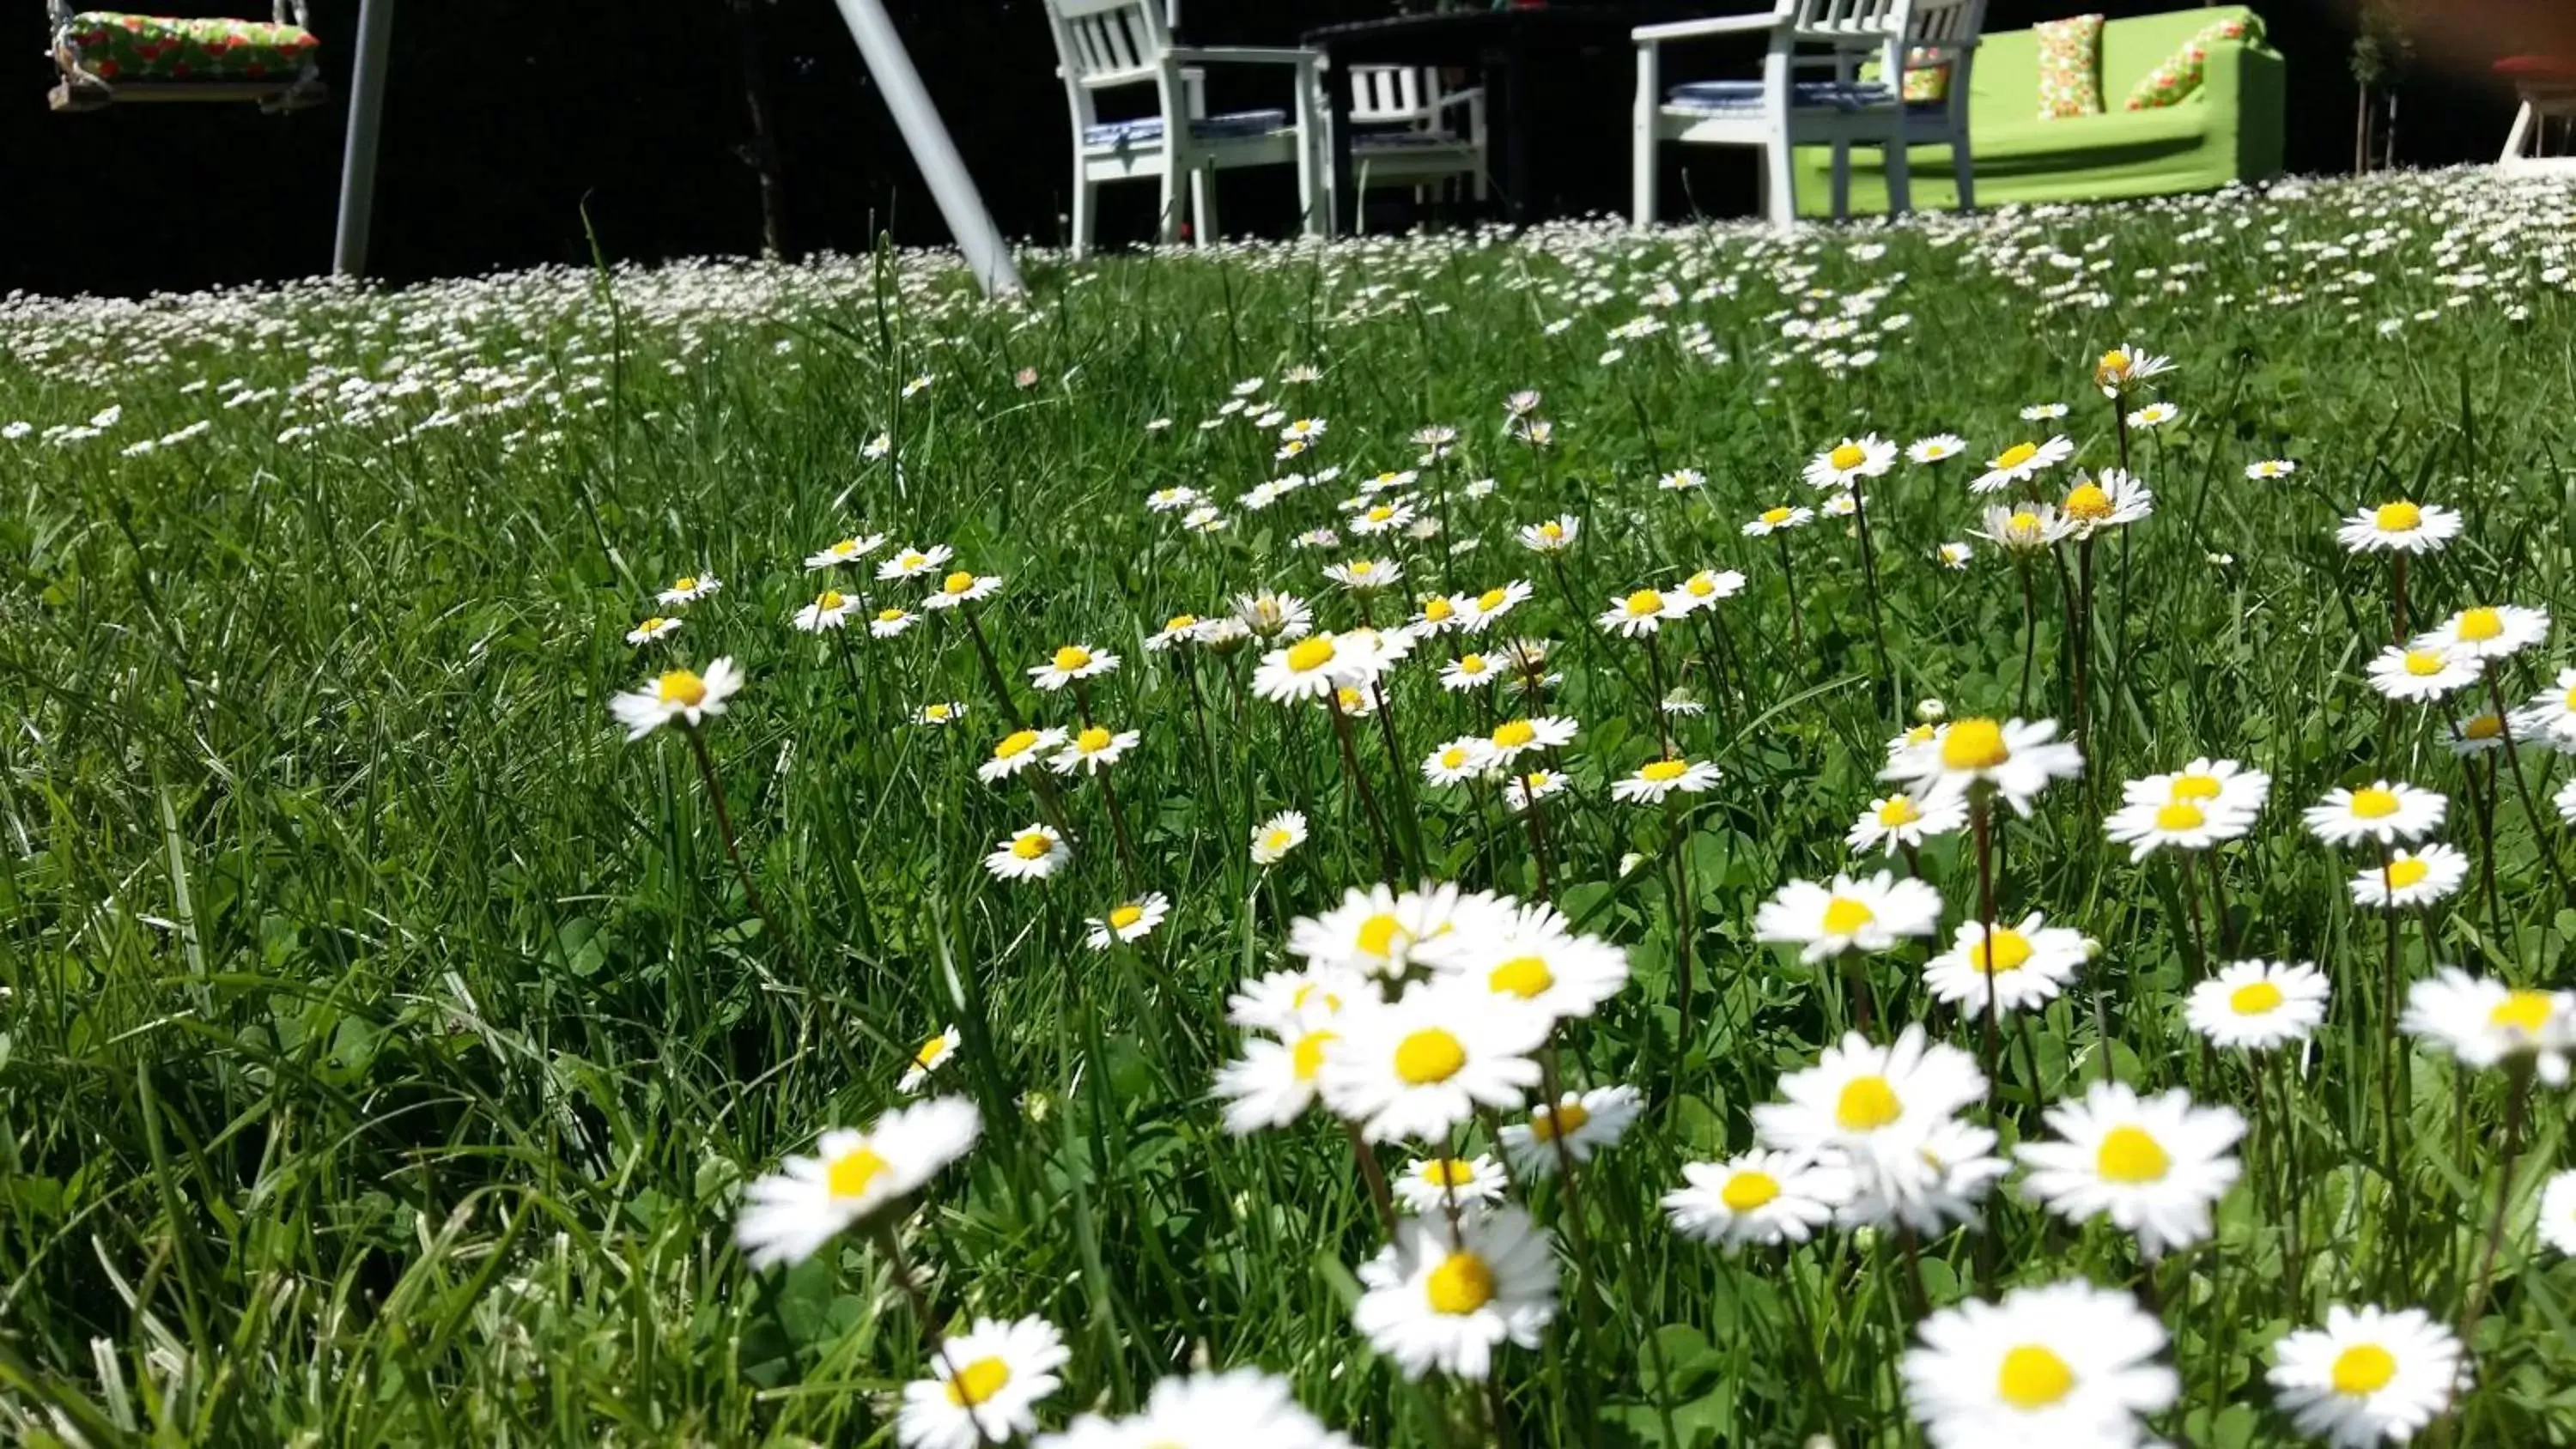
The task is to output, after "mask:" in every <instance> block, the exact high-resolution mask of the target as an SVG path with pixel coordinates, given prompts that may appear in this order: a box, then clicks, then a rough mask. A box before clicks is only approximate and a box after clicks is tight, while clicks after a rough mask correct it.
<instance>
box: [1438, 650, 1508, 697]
mask: <svg viewBox="0 0 2576 1449" xmlns="http://www.w3.org/2000/svg"><path fill="white" fill-rule="evenodd" d="M1501 677H1502V672H1501V671H1500V670H1498V669H1496V668H1495V667H1494V661H1493V660H1491V659H1488V658H1486V657H1485V656H1484V655H1482V654H1461V655H1459V656H1458V657H1457V658H1455V659H1452V660H1450V661H1449V662H1448V663H1446V664H1443V665H1441V666H1440V687H1441V688H1442V689H1446V690H1450V691H1452V692H1455V691H1458V690H1462V689H1475V688H1477V687H1479V686H1481V685H1487V684H1491V683H1493V682H1494V681H1495V680H1497V679H1500V678H1501Z"/></svg>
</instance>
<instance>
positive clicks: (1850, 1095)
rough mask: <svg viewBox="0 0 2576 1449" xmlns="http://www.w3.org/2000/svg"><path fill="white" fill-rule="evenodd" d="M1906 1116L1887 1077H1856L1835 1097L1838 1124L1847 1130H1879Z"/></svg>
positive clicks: (1835, 1119) (1836, 1121) (1836, 1123)
mask: <svg viewBox="0 0 2576 1449" xmlns="http://www.w3.org/2000/svg"><path fill="white" fill-rule="evenodd" d="M1904 1115H1905V1104H1904V1103H1903V1102H1900V1101H1898V1100H1896V1089H1895V1088H1894V1087H1891V1086H1889V1085H1888V1084H1887V1078H1885V1077H1854V1078H1852V1079H1851V1080H1850V1081H1848V1082H1845V1083H1843V1090H1842V1095H1841V1096H1840V1097H1837V1098H1835V1099H1834V1125H1835V1126H1837V1127H1840V1128H1841V1129H1843V1130H1844V1131H1845V1132H1875V1131H1877V1130H1878V1129H1879V1128H1881V1127H1884V1126H1886V1125H1888V1124H1889V1123H1891V1122H1893V1121H1895V1120H1896V1119H1897V1118H1899V1117H1902V1116H1904Z"/></svg>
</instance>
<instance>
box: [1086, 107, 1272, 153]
mask: <svg viewBox="0 0 2576 1449" xmlns="http://www.w3.org/2000/svg"><path fill="white" fill-rule="evenodd" d="M1286 129H1288V113H1287V112H1286V111H1228V112H1226V113H1225V114H1224V115H1222V116H1207V117H1203V118H1201V119H1199V120H1195V121H1192V122H1190V139H1192V140H1195V141H1243V140H1251V139H1255V138H1258V137H1262V136H1267V135H1269V134H1271V133H1272V132H1274V131H1284V130H1286ZM1162 139H1163V118H1162V117H1160V116H1138V117H1136V118H1135V119H1134V120H1129V121H1102V122H1101V123H1099V124H1098V125H1096V126H1092V127H1089V128H1087V129H1085V130H1084V131H1083V133H1082V144H1084V145H1086V146H1137V145H1149V144H1153V143H1157V142H1160V141H1161V140H1162Z"/></svg>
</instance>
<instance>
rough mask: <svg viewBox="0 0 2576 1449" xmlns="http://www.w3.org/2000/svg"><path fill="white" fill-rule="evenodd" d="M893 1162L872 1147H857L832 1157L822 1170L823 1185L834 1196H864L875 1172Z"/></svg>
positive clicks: (874, 1176) (882, 1170)
mask: <svg viewBox="0 0 2576 1449" xmlns="http://www.w3.org/2000/svg"><path fill="white" fill-rule="evenodd" d="M892 1165H893V1164H892V1163H889V1162H887V1161H886V1160H885V1159H884V1158H882V1157H879V1156H877V1153H876V1149H875V1148H873V1147H859V1148H854V1149H852V1150H851V1151H848V1152H844V1153H842V1154H841V1155H840V1156H838V1157H835V1158H833V1159H832V1165H831V1166H829V1167H827V1168H825V1169H824V1170H823V1185H824V1186H825V1187H826V1188H827V1189H829V1190H830V1192H831V1194H832V1196H834V1197H864V1196H865V1195H866V1194H867V1190H868V1185H869V1184H870V1183H873V1182H875V1181H876V1180H877V1174H879V1173H881V1172H884V1171H885V1170H886V1169H887V1168H888V1167H891V1166H892Z"/></svg>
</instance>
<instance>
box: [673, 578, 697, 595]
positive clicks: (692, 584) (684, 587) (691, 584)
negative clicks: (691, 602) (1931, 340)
mask: <svg viewBox="0 0 2576 1449" xmlns="http://www.w3.org/2000/svg"><path fill="white" fill-rule="evenodd" d="M697 586H698V576H697V575H696V574H682V575H680V576H679V577H678V578H676V579H674V580H672V581H671V588H672V590H673V591H674V592H677V593H683V594H685V593H688V592H690V591H691V590H693V589H695V588H697Z"/></svg>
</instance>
